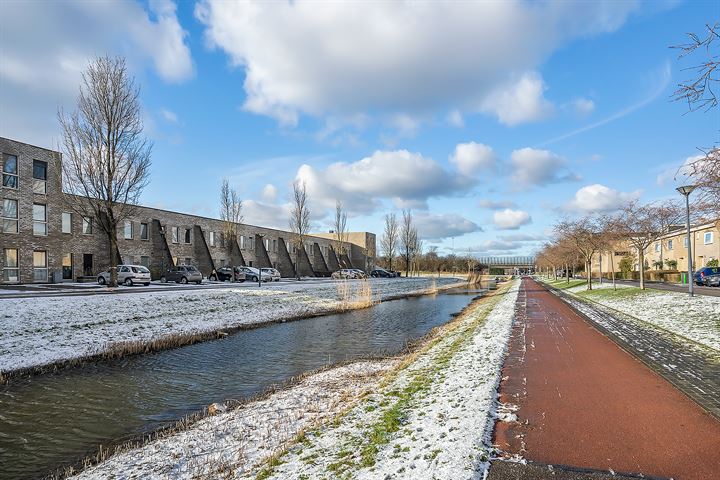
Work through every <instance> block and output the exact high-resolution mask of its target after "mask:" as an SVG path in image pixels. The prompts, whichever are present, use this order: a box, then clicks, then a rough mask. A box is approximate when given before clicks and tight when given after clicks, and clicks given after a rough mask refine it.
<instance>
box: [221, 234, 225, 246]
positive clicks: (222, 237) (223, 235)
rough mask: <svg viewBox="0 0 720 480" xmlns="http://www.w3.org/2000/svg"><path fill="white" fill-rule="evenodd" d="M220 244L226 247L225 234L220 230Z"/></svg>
mask: <svg viewBox="0 0 720 480" xmlns="http://www.w3.org/2000/svg"><path fill="white" fill-rule="evenodd" d="M220 246H221V247H222V248H225V234H224V233H222V232H220Z"/></svg>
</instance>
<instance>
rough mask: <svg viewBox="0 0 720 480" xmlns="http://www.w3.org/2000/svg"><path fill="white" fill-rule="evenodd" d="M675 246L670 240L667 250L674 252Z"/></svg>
mask: <svg viewBox="0 0 720 480" xmlns="http://www.w3.org/2000/svg"><path fill="white" fill-rule="evenodd" d="M673 246H674V245H673V241H672V240H668V242H667V249H668V250H672V249H673Z"/></svg>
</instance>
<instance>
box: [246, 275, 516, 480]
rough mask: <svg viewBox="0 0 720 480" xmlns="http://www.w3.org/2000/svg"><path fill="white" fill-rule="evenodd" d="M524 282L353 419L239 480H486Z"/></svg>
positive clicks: (355, 411)
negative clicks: (504, 370) (498, 394)
mask: <svg viewBox="0 0 720 480" xmlns="http://www.w3.org/2000/svg"><path fill="white" fill-rule="evenodd" d="M518 285H519V284H518V283H517V282H516V283H515V284H514V285H513V286H512V287H511V288H510V289H509V290H506V292H505V294H504V295H497V296H495V297H492V298H490V299H488V300H486V301H483V302H479V303H476V304H475V305H473V306H472V307H471V308H470V309H469V310H468V311H466V313H465V314H464V315H463V316H462V317H461V318H460V319H459V320H458V321H457V322H453V323H451V324H448V325H446V326H445V327H443V329H442V330H441V333H440V334H439V335H438V337H436V340H434V341H432V342H430V344H429V345H428V346H427V347H426V348H425V349H423V350H422V351H420V352H419V353H418V354H417V355H415V357H414V358H413V359H412V360H410V361H408V363H407V364H406V365H405V366H404V367H403V368H402V369H400V370H399V371H398V372H397V374H396V375H395V376H394V377H393V378H391V379H389V380H388V381H387V383H385V384H384V385H383V386H382V387H381V388H380V389H379V390H378V391H376V392H375V393H373V394H370V395H368V396H366V397H365V398H364V399H363V400H362V401H361V402H359V403H358V404H357V405H355V406H354V407H353V408H352V409H351V410H350V411H349V412H348V413H347V414H346V415H345V416H343V417H341V418H339V419H338V420H337V421H336V422H334V423H333V424H332V425H330V426H326V427H324V428H322V429H318V430H316V431H312V432H309V433H308V434H307V435H306V436H305V438H304V441H303V442H301V443H298V444H296V445H295V446H293V447H291V448H290V449H289V450H288V451H287V452H285V454H283V455H278V456H275V457H273V458H272V460H271V461H269V462H267V463H266V465H265V467H264V468H263V469H262V470H260V472H253V473H251V474H248V475H241V476H240V478H255V475H257V477H258V478H276V479H289V478H292V479H303V478H304V479H308V478H353V479H355V478H357V479H366V478H367V479H376V478H377V479H387V478H417V479H447V478H453V479H464V478H481V477H482V476H483V474H484V472H485V471H486V470H487V468H488V460H489V453H490V452H489V447H488V445H489V441H490V438H489V432H490V430H489V428H488V426H489V425H490V422H492V419H491V416H492V415H491V413H492V410H493V405H494V402H495V391H496V388H497V384H498V381H499V375H500V368H501V365H502V361H503V356H504V352H505V350H506V346H507V341H508V337H509V333H510V327H511V324H512V318H513V314H514V307H515V300H516V298H517V292H518Z"/></svg>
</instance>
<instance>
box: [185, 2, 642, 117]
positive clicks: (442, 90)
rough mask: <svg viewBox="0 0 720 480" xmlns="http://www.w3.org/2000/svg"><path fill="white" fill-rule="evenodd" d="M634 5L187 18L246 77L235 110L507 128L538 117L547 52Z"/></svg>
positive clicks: (227, 13) (223, 10) (465, 6)
mask: <svg viewBox="0 0 720 480" xmlns="http://www.w3.org/2000/svg"><path fill="white" fill-rule="evenodd" d="M636 8H637V3H636V2H593V3H589V4H587V3H583V4H574V3H572V2H562V3H560V4H556V3H539V4H536V3H527V2H471V3H465V2H462V3H460V2H449V3H440V2H350V3H347V2H342V3H338V2H328V3H324V4H323V6H322V9H318V7H317V3H315V2H311V1H305V0H297V1H293V2H282V3H276V2H261V1H251V2H226V1H222V0H203V1H201V2H200V3H199V4H198V5H197V7H196V9H195V14H196V17H197V18H198V19H199V20H200V22H202V23H203V24H204V25H205V27H206V29H205V34H206V39H207V41H208V44H209V45H210V46H211V47H214V48H218V49H220V50H222V51H224V52H225V53H226V54H227V55H228V57H229V59H230V61H231V63H232V64H233V65H235V66H237V67H240V68H243V69H244V70H245V73H246V75H245V81H244V85H243V88H244V90H245V93H246V101H245V104H244V108H245V109H246V110H248V111H251V112H255V113H258V114H262V115H268V116H271V117H274V118H276V119H277V120H278V121H279V122H280V123H282V124H286V125H294V124H296V123H297V122H298V119H299V117H300V115H302V114H306V115H312V116H328V115H341V116H342V115H348V114H357V113H361V112H366V113H372V114H377V113H380V114H381V115H386V114H396V113H401V114H412V113H417V112H424V113H427V112H433V113H434V112H437V111H448V110H451V109H457V110H458V111H459V112H472V113H475V112H491V113H492V114H494V115H496V116H497V117H498V118H499V119H500V120H501V121H502V122H504V123H507V124H517V123H521V122H523V121H530V120H534V119H538V118H541V117H542V116H544V115H546V114H547V113H548V107H549V103H548V102H547V100H545V99H544V98H543V96H542V93H543V90H544V85H543V82H542V79H541V78H540V76H539V75H538V74H537V73H536V72H537V69H538V67H539V66H540V64H541V63H542V62H543V61H544V60H545V59H546V58H547V57H548V55H550V54H551V53H552V52H553V51H554V50H556V49H557V48H559V47H560V46H562V45H564V44H566V43H567V42H568V41H571V40H573V39H575V38H578V37H585V36H588V35H593V34H599V33H603V32H610V31H614V30H616V29H617V28H619V27H620V26H621V25H622V24H623V23H624V22H625V20H626V18H627V17H628V15H629V14H630V13H631V12H632V11H633V10H635V9H636ZM518 75H519V76H518ZM498 94H499V97H500V98H495V97H497V96H498Z"/></svg>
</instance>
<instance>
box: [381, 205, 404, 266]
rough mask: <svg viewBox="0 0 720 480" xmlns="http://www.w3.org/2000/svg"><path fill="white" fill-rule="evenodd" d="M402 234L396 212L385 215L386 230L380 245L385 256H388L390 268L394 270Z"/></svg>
mask: <svg viewBox="0 0 720 480" xmlns="http://www.w3.org/2000/svg"><path fill="white" fill-rule="evenodd" d="M399 236H400V230H399V225H398V221H397V216H396V215H395V213H388V214H387V215H385V231H384V232H383V236H382V238H381V239H380V245H381V247H382V251H383V253H384V254H385V256H386V257H387V258H388V270H392V263H393V258H395V253H396V251H397V247H398V239H399Z"/></svg>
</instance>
